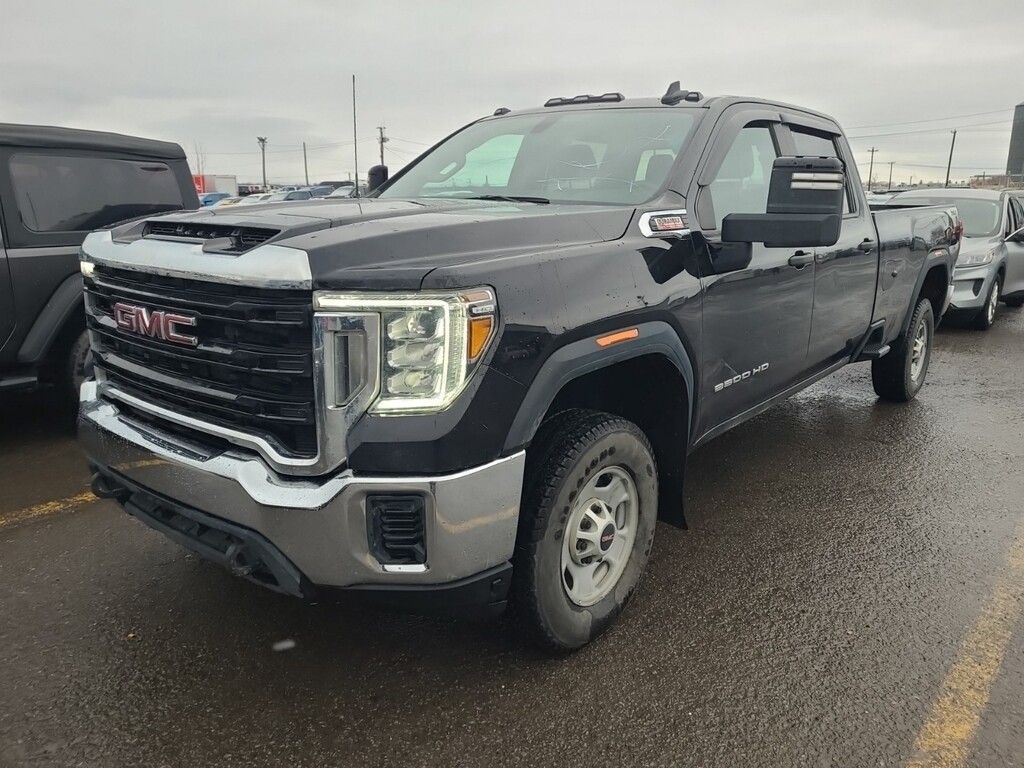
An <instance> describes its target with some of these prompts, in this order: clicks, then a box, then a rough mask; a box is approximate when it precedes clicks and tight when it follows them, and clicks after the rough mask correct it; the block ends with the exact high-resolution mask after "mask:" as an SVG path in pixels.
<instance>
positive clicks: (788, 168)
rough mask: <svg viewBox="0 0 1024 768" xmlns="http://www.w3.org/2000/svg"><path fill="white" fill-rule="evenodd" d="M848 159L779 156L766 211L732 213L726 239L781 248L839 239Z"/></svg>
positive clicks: (831, 242) (725, 229)
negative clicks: (843, 161) (844, 163)
mask: <svg viewBox="0 0 1024 768" xmlns="http://www.w3.org/2000/svg"><path fill="white" fill-rule="evenodd" d="M845 185H846V177H845V175H844V174H843V164H842V162H841V161H840V160H839V159H838V158H835V157H780V158H778V159H777V160H776V161H775V163H774V165H773V166H772V178H771V185H770V186H769V188H768V206H767V210H766V212H765V213H731V214H729V215H728V216H726V217H725V218H724V219H723V220H722V241H723V242H726V243H764V244H765V245H767V246H769V247H777V248H789V247H791V248H815V247H824V246H830V245H835V244H836V242H838V240H839V230H840V227H841V225H842V219H843V190H844V188H845Z"/></svg>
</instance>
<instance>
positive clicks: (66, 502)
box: [0, 491, 97, 528]
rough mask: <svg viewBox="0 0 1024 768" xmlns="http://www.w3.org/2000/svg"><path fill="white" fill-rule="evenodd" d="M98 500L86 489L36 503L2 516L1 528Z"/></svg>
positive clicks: (0, 520)
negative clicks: (60, 497) (65, 496)
mask: <svg viewBox="0 0 1024 768" xmlns="http://www.w3.org/2000/svg"><path fill="white" fill-rule="evenodd" d="M96 500H97V498H96V496H94V495H93V493H92V491H85V492H84V493H80V494H78V495H77V496H72V497H71V498H69V499H58V500H57V501H47V502H46V503H44V504H36V505H35V506H34V507H28V508H27V509H20V510H18V511H17V512H14V513H12V514H10V515H6V516H5V517H0V528H6V527H7V526H10V525H16V524H17V523H24V522H27V521H29V520H32V519H34V518H37V517H45V516H47V515H55V514H57V513H58V512H64V511H66V510H69V509H74V508H75V507H80V506H82V505H83V504H90V503H92V502H94V501H96Z"/></svg>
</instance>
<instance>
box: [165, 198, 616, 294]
mask: <svg viewBox="0 0 1024 768" xmlns="http://www.w3.org/2000/svg"><path fill="white" fill-rule="evenodd" d="M633 212H634V209H633V208H632V207H623V206H605V205H556V204H536V203H511V202H503V201H480V200H449V199H429V200H427V199H420V200H390V199H377V198H358V199H355V200H349V199H345V198H339V199H336V200H317V201H309V202H301V203H281V204H270V205H253V206H243V207H242V208H238V207H235V206H230V207H226V208H220V209H218V208H214V209H206V210H199V211H191V212H181V213H174V214H169V215H167V216H162V217H161V218H160V220H161V221H173V222H193V223H198V222H202V223H204V224H217V225H225V226H229V227H239V228H248V227H251V228H257V229H264V230H276V234H274V235H273V236H272V237H271V238H270V239H269V240H267V243H274V244H276V245H282V246H287V247H290V248H298V249H301V250H303V251H305V252H306V253H307V254H308V256H309V262H310V271H311V273H312V277H313V284H314V285H315V286H316V287H323V288H340V287H362V286H364V285H373V286H374V287H381V288H400V289H409V288H418V287H419V285H420V283H421V281H422V279H423V278H424V277H425V276H426V275H427V273H429V272H430V271H431V270H433V269H435V268H437V267H442V266H456V265H459V264H463V263H466V262H468V261H477V260H481V259H488V258H501V257H505V256H515V255H522V254H525V253H535V252H539V251H544V250H548V249H550V248H553V247H564V246H569V245H586V244H590V243H600V242H606V241H609V240H616V239H618V238H620V237H622V235H623V233H624V232H625V231H626V227H627V226H628V225H629V221H630V219H631V218H632V216H633ZM238 258H242V259H244V258H245V254H244V253H243V254H242V255H241V256H240V257H238Z"/></svg>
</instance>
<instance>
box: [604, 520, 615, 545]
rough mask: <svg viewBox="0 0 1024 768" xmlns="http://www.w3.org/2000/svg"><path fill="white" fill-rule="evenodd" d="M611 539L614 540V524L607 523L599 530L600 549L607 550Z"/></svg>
mask: <svg viewBox="0 0 1024 768" xmlns="http://www.w3.org/2000/svg"><path fill="white" fill-rule="evenodd" d="M613 541H615V526H614V525H612V524H611V523H609V524H608V525H606V526H605V528H604V530H603V531H601V551H602V552H607V551H608V549H609V548H610V547H611V545H612V542H613Z"/></svg>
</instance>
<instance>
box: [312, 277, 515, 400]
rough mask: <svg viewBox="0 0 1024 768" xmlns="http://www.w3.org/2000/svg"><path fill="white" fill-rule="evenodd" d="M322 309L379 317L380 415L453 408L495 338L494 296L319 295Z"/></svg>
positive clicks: (488, 293)
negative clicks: (370, 314)
mask: <svg viewBox="0 0 1024 768" xmlns="http://www.w3.org/2000/svg"><path fill="white" fill-rule="evenodd" d="M315 303H316V308H317V310H319V311H321V312H329V313H340V314H344V313H346V312H353V313H374V314H377V315H378V316H379V317H380V350H379V351H380V355H379V357H380V369H381V370H380V394H379V395H378V396H377V399H376V400H375V401H374V403H373V404H372V405H371V406H370V410H371V411H374V412H377V413H434V412H437V411H442V410H444V409H445V408H447V407H448V406H450V405H451V404H452V403H453V402H454V401H455V398H457V397H458V396H459V394H460V393H461V392H462V390H463V389H465V387H466V384H467V383H468V381H469V378H470V376H471V375H472V373H473V371H474V370H475V369H476V366H477V365H479V363H480V360H481V358H482V357H483V353H484V352H485V351H486V349H487V345H488V344H489V343H490V340H491V337H492V336H493V335H494V330H495V326H496V314H497V307H496V304H495V300H494V292H493V291H491V289H490V288H481V289H476V290H472V291H462V292H459V293H403V294H371V293H334V292H331V291H321V292H318V293H317V294H316V296H315Z"/></svg>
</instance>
